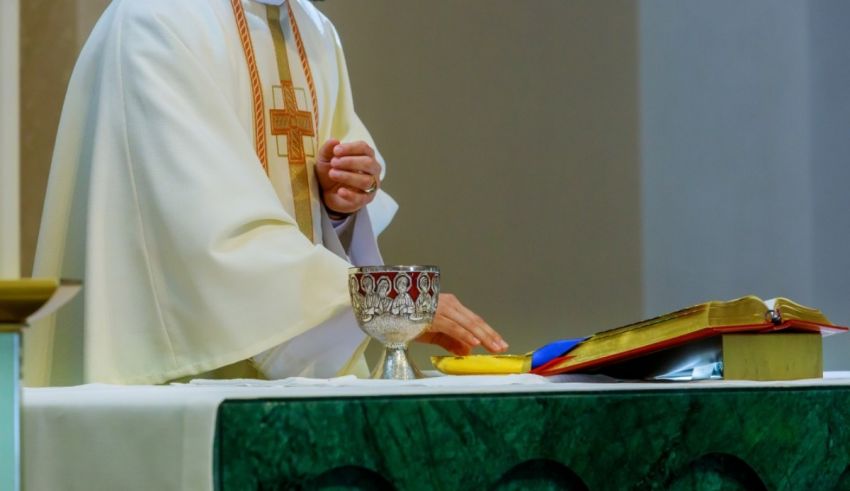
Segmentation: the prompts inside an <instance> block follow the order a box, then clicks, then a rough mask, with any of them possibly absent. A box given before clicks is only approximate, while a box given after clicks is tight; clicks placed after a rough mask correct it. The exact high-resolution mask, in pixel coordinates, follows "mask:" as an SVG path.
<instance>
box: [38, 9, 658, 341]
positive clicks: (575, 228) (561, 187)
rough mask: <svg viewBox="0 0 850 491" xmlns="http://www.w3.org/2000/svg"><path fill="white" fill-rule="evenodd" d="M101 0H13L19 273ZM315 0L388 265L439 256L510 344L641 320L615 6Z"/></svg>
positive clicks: (630, 88) (629, 126)
mask: <svg viewBox="0 0 850 491" xmlns="http://www.w3.org/2000/svg"><path fill="white" fill-rule="evenodd" d="M106 3H107V2H105V1H104V0H75V1H63V2H55V1H47V0H41V1H36V0H29V1H27V2H22V10H23V12H22V18H23V29H22V30H23V56H22V61H23V91H22V96H23V103H22V107H23V110H24V113H23V139H24V141H23V148H22V151H23V154H24V170H23V189H24V193H23V196H24V205H23V207H24V217H23V221H24V265H25V270H26V271H28V270H29V266H30V265H31V262H32V252H31V251H32V249H33V247H34V244H35V238H36V236H37V223H38V218H39V216H40V213H41V200H42V199H43V192H44V191H43V190H44V184H45V181H46V175H47V170H48V167H49V161H50V155H51V150H52V145H53V140H54V137H55V132H56V126H57V123H58V115H59V110H60V108H61V102H62V98H63V96H64V91H65V86H66V84H67V80H68V77H69V75H70V70H71V68H72V66H73V61H74V58H75V56H76V53H77V51H78V49H79V47H80V46H81V43H82V42H83V41H84V38H85V36H86V34H87V32H88V31H89V30H90V28H91V26H92V25H93V22H94V20H95V19H96V16H97V15H98V13H99V12H100V11H101V10H102V8H103V6H104V5H105V4H106ZM317 5H319V6H320V8H321V9H322V10H323V11H325V12H326V13H327V14H328V15H329V16H330V17H331V18H332V20H333V21H334V22H335V24H336V25H337V27H338V29H339V31H340V34H341V37H342V39H343V43H344V45H345V47H346V52H347V56H348V62H349V68H350V71H351V75H352V83H353V85H354V92H355V97H356V103H357V107H358V111H359V113H360V115H361V116H362V118H363V119H364V120H365V122H366V124H367V125H368V126H369V128H370V129H371V131H372V133H373V135H374V137H375V138H376V140H377V141H378V143H379V146H380V148H381V150H382V152H383V153H384V155H385V157H386V158H387V160H388V162H389V170H390V173H389V179H388V180H387V182H386V189H387V190H388V191H389V192H391V193H392V194H393V195H394V196H395V197H396V198H397V200H398V201H399V202H400V204H401V207H402V208H401V211H400V212H399V215H398V216H397V218H396V221H395V223H394V224H393V225H392V226H391V228H390V229H389V230H388V231H387V232H386V234H385V235H384V236H383V237H382V247H383V250H384V255H385V259H386V261H387V262H392V263H435V264H438V265H440V266H441V267H442V269H443V275H444V281H443V285H444V287H445V289H446V290H451V291H453V292H455V293H457V294H458V295H459V296H460V297H461V298H462V300H463V301H465V302H466V303H468V305H470V306H471V307H473V308H474V309H475V310H477V311H478V312H479V313H480V314H481V315H483V316H484V317H486V318H487V319H488V320H490V321H491V323H492V324H493V325H494V326H496V327H497V328H499V329H500V330H502V331H503V332H504V334H505V336H506V338H507V339H508V341H509V342H511V343H512V345H513V346H512V351H515V352H520V351H525V350H529V349H532V348H534V347H536V346H537V345H539V344H541V343H543V342H546V341H549V340H552V339H556V338H559V337H566V336H574V335H580V334H589V333H592V332H594V331H596V330H599V329H603V328H607V327H611V326H613V325H617V324H621V323H624V322H627V321H631V320H635V319H637V318H639V317H640V315H641V293H640V292H641V290H640V283H641V280H640V257H641V256H640V222H639V216H640V215H639V214H640V205H639V198H640V197H639V162H638V154H639V152H638V143H637V124H638V117H637V47H636V45H637V34H636V12H635V6H634V4H633V3H632V2H629V1H625V0H623V1H610V2H593V1H591V0H585V1H567V0H536V1H535V2H517V1H515V0H464V1H458V0H428V1H423V0H327V1H325V2H321V3H319V4H317ZM426 352H428V350H424V349H419V350H418V356H419V357H422V356H423V355H424V354H425V353H426Z"/></svg>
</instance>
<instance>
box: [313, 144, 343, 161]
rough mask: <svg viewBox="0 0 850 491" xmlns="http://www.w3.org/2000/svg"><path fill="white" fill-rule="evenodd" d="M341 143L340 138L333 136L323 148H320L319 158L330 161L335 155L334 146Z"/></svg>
mask: <svg viewBox="0 0 850 491" xmlns="http://www.w3.org/2000/svg"><path fill="white" fill-rule="evenodd" d="M337 145H339V140H337V139H335V138H331V139H330V140H328V141H326V142H325V143H324V144H323V145H322V148H320V149H319V158H318V159H317V160H320V161H325V162H329V161H330V160H331V159H332V158H333V156H334V148H336V146H337Z"/></svg>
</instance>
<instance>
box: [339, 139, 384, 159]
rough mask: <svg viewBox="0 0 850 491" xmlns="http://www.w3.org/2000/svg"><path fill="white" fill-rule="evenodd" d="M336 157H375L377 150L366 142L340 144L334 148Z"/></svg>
mask: <svg viewBox="0 0 850 491" xmlns="http://www.w3.org/2000/svg"><path fill="white" fill-rule="evenodd" d="M333 150H334V155H335V156H337V157H346V156H349V155H368V156H370V157H374V156H375V150H374V149H373V148H372V147H371V146H370V145H369V144H368V143H366V142H364V141H356V142H349V143H338V144H337V145H336V146H334V149H333Z"/></svg>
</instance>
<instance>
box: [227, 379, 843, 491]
mask: <svg viewBox="0 0 850 491" xmlns="http://www.w3.org/2000/svg"><path fill="white" fill-rule="evenodd" d="M215 480H216V487H217V489H220V490H227V491H231V490H243V489H244V490H248V489H250V490H256V489H399V490H420V489H421V490H430V489H445V490H459V489H590V490H625V489H665V490H666V489H700V490H714V489H747V490H761V489H767V490H832V489H835V490H850V387H848V386H825V387H805V388H719V389H717V388H711V389H701V388H698V387H695V388H693V389H666V390H665V389H661V390H658V389H648V390H630V391H619V390H606V391H599V392H546V393H522V394H482V395H446V396H377V397H359V398H352V397H349V398H322V399H287V400H280V399H278V400H241V401H237V400H229V401H225V402H224V403H222V405H221V406H220V407H219V410H218V418H217V429H216V437H215Z"/></svg>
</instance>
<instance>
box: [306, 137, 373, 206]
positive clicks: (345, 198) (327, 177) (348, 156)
mask: <svg viewBox="0 0 850 491" xmlns="http://www.w3.org/2000/svg"><path fill="white" fill-rule="evenodd" d="M316 174H317V176H318V178H319V187H321V190H322V200H323V201H324V203H325V207H327V209H328V210H329V211H331V212H335V213H337V214H343V215H348V214H351V213H356V212H357V211H359V210H360V209H361V208H363V207H364V206H366V205H368V204H369V203H371V202H372V200H373V199H374V198H375V190H376V189H377V188H378V186H379V185H380V178H381V164H379V163H378V161H377V159H375V150H374V149H373V148H372V147H370V146H369V144H368V143H366V142H362V141H357V142H350V143H341V142H340V141H339V140H334V139H330V140H328V141H327V142H325V144H324V145H322V148H321V149H319V155H318V158H317V159H316Z"/></svg>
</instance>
